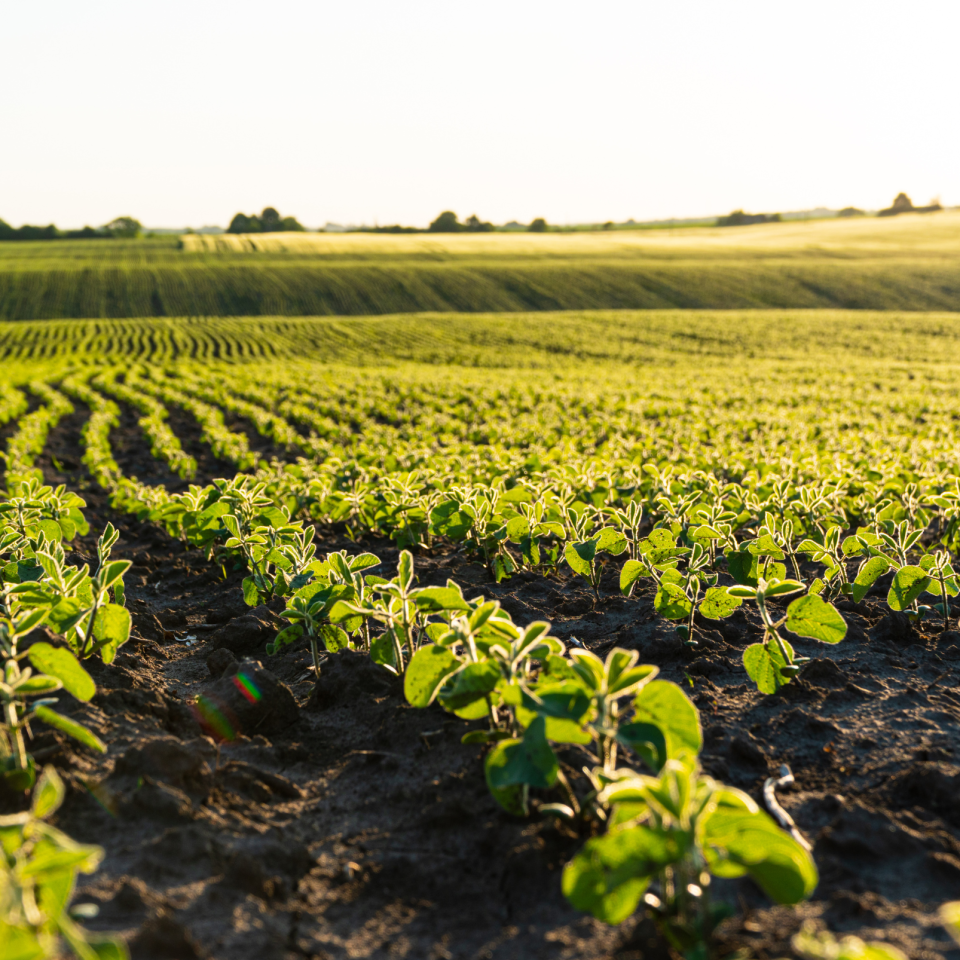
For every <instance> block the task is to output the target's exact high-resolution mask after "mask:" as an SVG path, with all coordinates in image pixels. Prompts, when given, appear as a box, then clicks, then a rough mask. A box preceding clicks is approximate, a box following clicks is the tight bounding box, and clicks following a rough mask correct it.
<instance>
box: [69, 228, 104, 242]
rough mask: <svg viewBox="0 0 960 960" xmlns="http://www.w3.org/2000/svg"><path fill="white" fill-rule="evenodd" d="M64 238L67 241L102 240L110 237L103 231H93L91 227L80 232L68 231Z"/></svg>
mask: <svg viewBox="0 0 960 960" xmlns="http://www.w3.org/2000/svg"><path fill="white" fill-rule="evenodd" d="M64 236H65V237H66V238H67V239H68V240H102V239H103V238H104V237H108V236H110V235H109V234H108V233H107V231H106V230H105V229H100V230H94V229H93V227H89V226H87V227H83V228H82V229H80V230H68V231H67V232H66V233H65V234H64Z"/></svg>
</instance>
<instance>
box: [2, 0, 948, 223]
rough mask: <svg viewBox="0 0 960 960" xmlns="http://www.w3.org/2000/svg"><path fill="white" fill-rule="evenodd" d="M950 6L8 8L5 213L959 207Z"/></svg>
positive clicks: (381, 214)
mask: <svg viewBox="0 0 960 960" xmlns="http://www.w3.org/2000/svg"><path fill="white" fill-rule="evenodd" d="M958 41H960V4H958V3H956V2H955V0H940V2H930V0H910V2H909V3H908V2H903V0H898V2H883V0H829V2H821V0H805V2H802V3H801V2H784V0H779V2H778V0H762V2H748V0H655V2H651V0H633V2H619V0H617V2H615V0H608V2H605V0H594V2H583V0H580V2H576V3H573V2H565V0H549V2H540V0H509V2H501V0H483V2H465V0H443V2H432V0H340V2H336V3H333V2H324V0H313V2H305V0H258V2H247V0H230V2H221V0H188V2H187V0H163V2H156V0H122V2H107V0H84V2H80V3H78V2H76V0H69V2H67V0H0V50H2V53H0V218H3V219H4V220H6V221H8V222H9V223H12V224H14V225H17V226H18V225H20V224H21V223H24V222H28V223H39V224H46V223H49V222H51V221H52V222H55V223H56V224H57V225H58V226H60V227H76V226H81V225H83V224H91V225H94V226H96V225H99V224H102V223H105V222H107V221H108V220H110V219H112V218H113V217H116V216H119V215H124V214H129V215H132V216H135V217H137V218H138V219H139V220H141V221H142V222H143V223H145V224H147V225H150V226H169V227H178V226H185V225H192V226H201V225H204V224H219V225H221V226H226V224H227V223H228V222H229V220H230V218H231V217H232V216H233V214H234V213H236V212H237V211H238V210H242V211H244V212H247V213H252V212H256V211H259V210H260V209H261V208H262V207H264V206H266V205H268V204H269V205H272V206H275V207H277V208H278V209H279V210H280V212H281V213H282V214H284V215H287V214H293V215H294V216H296V217H298V218H299V219H300V220H301V222H302V223H304V224H306V225H307V226H311V227H313V226H319V225H322V224H323V223H325V222H327V221H334V222H340V223H374V222H378V223H380V224H387V223H397V222H400V223H404V224H412V225H426V224H427V223H428V222H429V221H430V220H431V219H433V218H434V217H435V216H436V215H437V213H439V212H440V211H441V210H445V209H452V210H454V211H456V212H457V213H458V214H459V215H460V216H461V217H466V216H468V215H469V214H471V213H477V214H478V215H480V216H481V217H482V218H484V219H488V220H493V221H494V222H498V223H502V222H504V221H507V220H512V219H517V220H520V221H522V222H527V221H529V220H530V219H532V218H533V217H537V216H542V217H546V218H547V220H548V221H550V222H552V223H574V222H588V221H589V222H595V221H603V220H607V219H611V220H617V221H620V220H625V219H627V218H629V217H633V218H634V219H637V220H647V219H656V218H665V217H673V216H676V217H692V216H699V215H711V214H717V213H727V212H729V211H730V210H732V209H735V208H741V207H742V208H744V209H746V210H748V211H775V210H797V209H805V208H811V207H816V206H820V205H823V206H831V207H840V206H846V205H849V204H853V205H855V206H859V207H865V208H873V209H875V208H878V207H881V206H886V205H888V204H889V203H890V201H891V200H892V199H893V196H894V195H895V194H896V193H897V192H898V191H900V190H904V191H906V192H907V193H909V194H910V196H911V197H912V199H913V201H914V203H917V204H920V203H926V202H928V201H929V200H930V199H931V197H934V196H937V195H939V196H940V197H941V198H942V199H943V202H944V203H949V204H960V123H958V120H960V117H958V114H960V56H958V53H957V43H958Z"/></svg>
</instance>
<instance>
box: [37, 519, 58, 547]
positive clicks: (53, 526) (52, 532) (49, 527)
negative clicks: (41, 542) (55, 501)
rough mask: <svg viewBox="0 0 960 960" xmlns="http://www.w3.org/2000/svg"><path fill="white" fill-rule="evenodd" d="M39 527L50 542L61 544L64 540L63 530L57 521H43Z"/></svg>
mask: <svg viewBox="0 0 960 960" xmlns="http://www.w3.org/2000/svg"><path fill="white" fill-rule="evenodd" d="M39 526H40V529H41V530H42V531H43V533H44V536H46V538H47V539H48V540H52V541H53V542H54V543H59V542H60V541H61V539H62V538H63V530H61V528H60V524H59V523H57V521H56V520H41V521H40V524H39Z"/></svg>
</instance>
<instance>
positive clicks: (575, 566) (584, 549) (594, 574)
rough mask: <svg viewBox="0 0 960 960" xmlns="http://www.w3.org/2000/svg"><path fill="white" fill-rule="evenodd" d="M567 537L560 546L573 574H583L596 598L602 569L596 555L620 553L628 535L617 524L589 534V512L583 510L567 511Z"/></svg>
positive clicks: (624, 546) (623, 549)
mask: <svg viewBox="0 0 960 960" xmlns="http://www.w3.org/2000/svg"><path fill="white" fill-rule="evenodd" d="M567 523H568V525H569V527H570V539H569V540H568V541H567V545H566V546H565V547H564V548H563V557H564V559H565V560H566V561H567V564H568V565H569V566H570V569H571V570H573V572H574V573H578V574H580V576H582V577H586V579H587V581H588V582H589V584H590V586H591V587H593V592H594V594H595V595H596V597H597V598H598V599H599V597H600V577H601V575H602V573H603V568H602V567H601V566H600V565H599V564H598V563H597V559H598V554H601V553H609V554H610V555H611V556H613V557H618V556H620V554H621V553H623V552H624V551H625V550H626V549H627V538H626V536H624V534H623V533H622V532H621V531H620V530H618V529H617V528H616V527H602V528H601V529H599V530H594V531H593V532H592V533H588V532H587V531H588V529H589V527H590V519H589V515H588V514H587V512H586V511H584V512H583V513H579V514H578V513H576V512H575V511H574V510H568V511H567Z"/></svg>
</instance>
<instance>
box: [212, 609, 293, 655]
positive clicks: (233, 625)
mask: <svg viewBox="0 0 960 960" xmlns="http://www.w3.org/2000/svg"><path fill="white" fill-rule="evenodd" d="M276 634H277V631H276V628H275V627H274V626H273V623H272V622H271V615H270V610H269V609H268V608H267V607H263V606H261V607H254V609H253V610H251V611H250V612H249V613H247V614H245V615H244V616H242V617H235V618H234V619H233V620H231V621H230V622H229V623H225V624H224V625H223V626H222V627H220V629H219V630H215V631H214V633H213V636H212V637H211V638H210V639H211V640H212V641H213V646H214V647H215V648H216V649H218V650H219V649H222V648H225V649H227V650H231V651H232V652H233V653H235V654H237V655H238V656H243V655H246V654H251V653H257V652H259V651H260V650H262V649H263V647H264V646H265V645H266V644H267V643H268V642H269V641H271V640H273V638H274V637H275V636H276Z"/></svg>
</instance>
